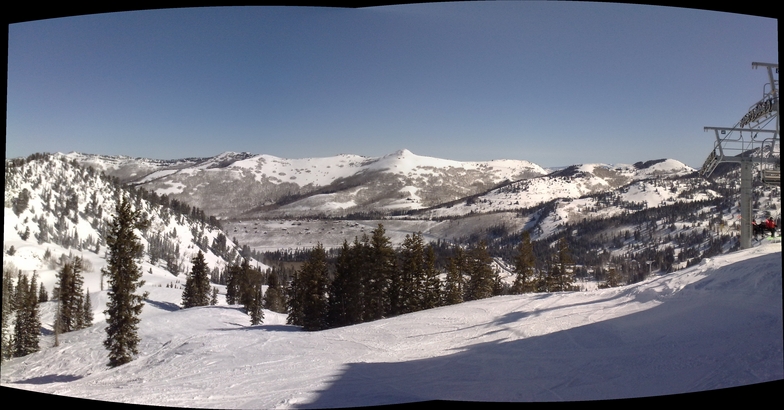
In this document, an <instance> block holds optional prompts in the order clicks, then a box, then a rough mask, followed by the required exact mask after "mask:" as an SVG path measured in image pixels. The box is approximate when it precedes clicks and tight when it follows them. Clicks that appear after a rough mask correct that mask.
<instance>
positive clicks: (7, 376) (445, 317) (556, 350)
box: [2, 243, 784, 408]
mask: <svg viewBox="0 0 784 410" xmlns="http://www.w3.org/2000/svg"><path fill="white" fill-rule="evenodd" d="M781 260H782V259H781V244H780V243H767V244H764V245H762V246H758V247H754V248H752V249H748V250H744V251H739V252H735V253H731V254H727V255H722V256H718V257H715V258H711V259H706V260H703V261H702V263H700V264H699V265H698V266H694V267H691V268H688V269H684V270H681V271H679V272H676V273H673V274H667V275H656V276H655V277H651V278H649V279H647V280H645V281H644V282H641V283H637V284H634V285H630V286H624V287H620V288H614V289H606V290H599V291H592V292H564V293H551V294H528V295H520V296H500V297H494V298H489V299H484V300H480V301H473V302H468V303H463V304H460V305H455V306H450V307H442V308H437V309H431V310H427V311H421V312H417V313H412V314H407V315H402V316H398V317H394V318H390V319H384V320H379V321H375V322H371V323H364V324H360V325H355V326H349V327H343V328H336V329H330V330H326V331H321V332H302V331H300V330H299V328H297V327H293V326H289V325H285V324H284V322H285V318H284V317H283V316H282V315H279V314H275V313H273V312H270V311H265V315H266V319H265V321H264V324H262V325H259V326H254V327H250V326H248V325H247V324H248V321H247V316H246V315H245V314H244V313H242V312H241V311H240V310H239V307H238V306H236V307H230V306H225V305H222V306H212V307H204V308H193V309H186V310H177V309H176V308H175V309H173V308H171V306H172V305H173V304H177V303H178V301H179V297H180V291H178V290H176V289H168V288H158V287H155V285H153V284H150V285H148V286H147V289H148V290H150V298H149V301H148V303H147V305H146V306H145V308H144V311H143V314H142V322H141V327H140V334H141V340H142V344H141V354H140V356H139V357H138V358H137V359H136V360H134V361H133V362H131V363H129V364H127V365H124V366H121V367H119V368H115V369H108V368H107V367H106V351H105V350H104V349H103V347H102V346H101V340H102V339H103V337H104V330H103V328H104V327H105V322H102V321H100V320H97V321H96V322H97V323H96V324H95V325H93V326H92V327H91V328H88V329H84V330H80V331H76V332H71V333H68V334H65V335H63V337H62V338H61V345H60V347H56V348H55V347H51V346H52V340H51V336H45V337H44V338H43V343H42V345H43V346H45V347H44V348H43V349H42V351H41V352H39V353H35V354H32V355H30V356H27V357H23V358H17V359H12V360H10V361H8V362H6V363H4V364H3V367H2V385H3V386H4V387H11V388H14V389H24V390H31V391H37V392H45V393H51V394H57V395H65V396H71V397H81V398H89V399H93V400H102V401H116V402H123V403H135V404H147V405H156V406H172V407H191V408H328V407H351V406H370V405H382V404H395V403H408V402H416V401H423V400H468V401H492V402H497V401H501V402H518V401H521V402H525V401H574V400H596V399H616V398H633V397H646V396H660V395H669V394H676V393H685V392H698V391H709V390H713V389H722V388H727V387H735V386H744V385H752V384H755V383H763V382H768V381H774V380H781V379H784V370H782V363H783V362H784V353H783V352H784V342H783V340H784V334H782V329H784V322H783V321H782V283H781V279H782V278H781V269H782V268H781ZM99 299H100V298H98V297H96V298H95V300H99ZM44 311H45V312H49V313H48V315H49V316H47V313H45V315H44V317H45V318H44V322H45V323H46V322H47V321H48V320H50V318H51V306H50V305H49V307H46V308H45V309H44ZM47 318H49V319H47ZM303 369H307V371H303Z"/></svg>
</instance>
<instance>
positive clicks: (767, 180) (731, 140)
mask: <svg viewBox="0 0 784 410" xmlns="http://www.w3.org/2000/svg"><path fill="white" fill-rule="evenodd" d="M751 67H752V68H754V69H756V68H758V67H763V68H765V69H767V72H768V83H767V84H765V86H764V87H763V92H762V99H761V100H760V101H759V102H757V103H755V104H754V105H752V106H751V107H750V108H749V111H748V113H747V114H746V115H744V116H743V118H741V119H740V121H738V122H737V123H736V124H735V126H733V127H705V131H708V130H713V132H714V134H715V135H716V142H715V143H714V145H713V150H712V151H711V152H710V154H708V158H707V159H706V160H705V163H704V164H703V165H702V168H701V169H700V174H701V175H702V176H703V177H706V178H707V177H709V176H710V175H711V173H712V172H713V171H714V170H715V169H716V167H717V166H718V165H719V164H721V163H736V164H740V167H741V168H740V169H741V171H740V215H741V224H740V247H741V249H747V248H750V247H751V235H752V232H751V229H752V227H751V221H752V207H751V201H752V178H753V170H754V168H755V167H758V169H759V174H760V179H761V180H762V182H763V183H764V184H766V185H776V186H779V185H780V184H781V180H780V168H781V148H780V145H779V141H780V140H779V80H778V74H779V65H778V63H776V64H771V63H751Z"/></svg>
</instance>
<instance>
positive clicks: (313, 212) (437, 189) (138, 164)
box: [61, 149, 546, 218]
mask: <svg viewBox="0 0 784 410" xmlns="http://www.w3.org/2000/svg"><path fill="white" fill-rule="evenodd" d="M61 155H62V154H61ZM65 157H66V158H68V159H71V160H75V161H77V162H79V163H82V164H85V165H90V166H93V167H95V168H96V169H99V170H103V171H104V172H106V173H107V174H109V175H115V176H118V177H119V178H121V179H122V180H123V182H127V183H132V184H135V185H140V186H142V187H144V188H145V189H147V190H149V191H154V192H157V193H158V194H164V193H165V194H167V195H170V196H172V198H178V199H184V198H187V200H188V201H189V202H190V203H192V204H193V205H194V206H197V207H199V208H202V209H204V210H205V211H206V212H207V213H209V214H212V215H216V216H219V217H221V218H238V217H243V218H250V217H254V218H256V217H265V218H272V217H282V216H285V217H306V216H319V215H320V216H343V215H346V214H349V213H361V212H371V211H382V212H390V211H394V210H399V209H403V210H407V209H419V208H422V207H430V206H435V205H438V204H441V203H444V202H447V201H452V200H456V199H459V198H463V197H465V196H468V195H473V194H477V193H479V192H483V191H486V190H488V189H490V188H492V187H495V186H496V185H497V184H499V183H501V182H503V181H506V180H510V181H513V180H519V179H524V178H530V177H534V176H540V175H544V174H546V171H545V170H544V169H543V168H541V167H540V166H538V165H535V164H532V163H530V162H528V161H522V160H496V161H484V162H460V161H452V160H445V159H439V158H432V157H425V156H418V155H415V154H414V153H412V152H410V151H408V150H405V149H404V150H400V151H397V152H394V153H392V154H389V155H386V156H383V157H378V158H370V157H362V156H359V155H349V154H343V155H338V156H333V157H324V158H302V159H285V158H278V157H275V156H272V155H254V154H249V153H233V152H226V153H222V154H220V155H217V156H215V157H212V158H204V159H183V160H172V161H153V160H148V159H143V158H139V159H137V160H136V161H133V160H130V159H129V158H125V157H123V158H117V157H105V156H98V155H88V154H80V153H70V154H67V155H65Z"/></svg>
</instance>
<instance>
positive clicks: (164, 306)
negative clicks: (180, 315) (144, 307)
mask: <svg viewBox="0 0 784 410" xmlns="http://www.w3.org/2000/svg"><path fill="white" fill-rule="evenodd" d="M145 302H146V303H147V304H149V305H150V306H152V307H155V308H158V309H161V310H165V311H167V312H175V311H178V310H180V306H179V305H177V304H175V303H171V302H160V301H157V300H150V299H147V300H145Z"/></svg>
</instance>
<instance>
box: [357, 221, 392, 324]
mask: <svg viewBox="0 0 784 410" xmlns="http://www.w3.org/2000/svg"><path fill="white" fill-rule="evenodd" d="M369 245H370V248H369V249H368V252H367V255H366V257H367V259H366V264H365V266H367V271H366V276H365V283H364V285H363V288H364V290H365V303H364V306H365V317H364V320H365V321H370V320H376V319H381V318H383V317H384V316H385V315H387V314H388V313H389V312H390V295H389V289H390V279H391V278H392V275H393V274H394V273H395V272H396V271H397V266H396V261H395V259H396V255H395V250H394V249H392V245H391V241H390V239H389V238H388V237H387V236H386V231H385V230H384V225H382V224H378V227H377V228H376V229H374V230H373V231H372V232H371V237H370V243H369Z"/></svg>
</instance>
